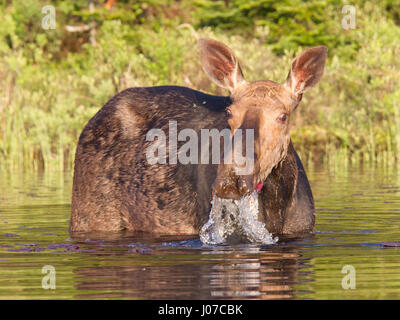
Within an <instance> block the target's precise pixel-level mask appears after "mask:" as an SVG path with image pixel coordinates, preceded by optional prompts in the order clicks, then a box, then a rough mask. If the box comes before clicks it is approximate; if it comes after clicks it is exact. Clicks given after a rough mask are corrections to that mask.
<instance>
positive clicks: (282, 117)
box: [276, 113, 287, 123]
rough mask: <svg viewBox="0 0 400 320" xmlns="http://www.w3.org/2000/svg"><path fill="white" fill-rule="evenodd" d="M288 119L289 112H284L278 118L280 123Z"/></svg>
mask: <svg viewBox="0 0 400 320" xmlns="http://www.w3.org/2000/svg"><path fill="white" fill-rule="evenodd" d="M286 119H287V114H286V113H282V114H281V115H280V116H279V117H278V118H276V120H277V121H278V122H280V123H285V122H286Z"/></svg>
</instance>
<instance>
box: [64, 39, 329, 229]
mask: <svg viewBox="0 0 400 320" xmlns="http://www.w3.org/2000/svg"><path fill="white" fill-rule="evenodd" d="M198 47H199V51H200V60H201V64H202V68H203V70H204V72H205V73H206V74H207V75H208V77H209V78H210V79H211V80H212V81H213V82H214V83H215V84H216V85H218V86H220V87H222V88H224V89H228V90H229V92H230V95H229V96H214V95H209V94H206V93H203V92H200V91H196V90H193V89H190V88H187V87H180V86H158V87H141V88H129V89H126V90H124V91H122V92H120V93H118V94H117V95H115V96H114V97H113V98H111V99H110V100H109V101H108V102H107V103H106V104H105V105H104V106H103V107H102V108H101V109H100V110H99V111H98V112H97V114H96V115H95V116H94V117H93V118H92V119H91V120H90V121H89V122H88V123H87V125H86V126H85V128H84V129H83V131H82V133H81V135H80V138H79V142H78V146H77V150H76V158H75V169H74V180H73V193H72V212H71V220H70V231H71V232H92V231H103V232H104V231H122V230H130V231H133V232H144V233H151V234H162V235H178V234H179V235H198V234H199V231H200V229H201V228H202V226H203V225H204V224H205V223H206V222H207V220H208V218H209V214H210V210H211V208H212V203H211V199H212V197H213V196H215V197H218V198H220V199H232V201H234V200H240V199H241V198H243V197H245V196H246V195H249V194H251V193H254V192H256V201H258V208H259V212H258V219H259V221H260V222H262V223H263V224H264V226H265V228H266V229H267V230H268V231H269V232H270V233H271V234H273V235H283V236H285V235H288V236H291V235H305V234H310V233H312V232H313V229H314V224H315V209H314V201H313V196H312V192H311V188H310V184H309V182H308V179H307V176H306V173H305V170H304V168H303V165H302V163H301V160H300V158H299V156H298V154H297V153H296V151H295V149H294V146H293V144H292V142H291V139H290V132H289V122H290V116H291V114H292V112H293V111H294V110H295V109H296V108H297V107H298V105H299V103H300V101H301V99H302V95H303V93H304V92H305V91H307V90H309V89H310V88H312V87H313V86H315V85H316V84H317V83H318V82H319V81H320V79H321V77H322V75H323V71H324V67H325V61H326V57H327V48H326V47H325V46H317V47H312V48H309V49H306V50H304V51H303V52H301V53H300V54H299V55H297V56H296V57H295V59H294V60H293V61H292V64H291V66H290V70H289V73H288V77H287V79H286V80H285V81H284V82H283V83H277V82H274V81H270V80H261V81H254V82H248V81H246V80H245V78H244V76H243V72H242V69H241V67H240V64H239V61H238V59H237V58H236V56H235V55H234V53H233V52H232V50H231V49H230V48H229V47H227V46H226V45H225V44H223V43H221V42H219V41H216V40H213V39H207V38H201V39H199V40H198ZM194 106H196V107H194ZM171 120H173V121H176V123H177V127H178V130H179V129H182V128H191V129H193V130H194V131H195V132H197V133H198V134H199V135H200V131H201V130H202V129H209V130H211V129H218V130H223V129H229V130H230V132H231V133H232V135H231V136H232V137H233V135H234V133H235V132H236V131H237V130H238V129H242V130H245V129H252V130H253V132H254V153H253V154H252V155H251V156H252V157H253V159H254V166H253V169H252V171H251V172H249V173H247V174H243V175H240V174H237V170H236V169H237V166H238V164H237V163H236V162H235V160H233V161H232V162H230V163H228V162H226V161H224V157H225V154H224V153H222V156H221V161H220V163H217V164H215V163H208V164H202V163H200V164H192V163H189V164H182V163H179V162H176V163H171V161H169V162H168V163H167V164H160V163H149V161H148V159H147V157H146V150H147V149H148V148H149V147H151V145H152V144H154V143H155V142H154V141H148V139H146V134H147V133H148V132H149V130H151V129H153V128H158V129H161V130H164V132H166V134H167V135H168V125H169V122H170V121H171ZM243 141H244V140H243ZM243 143H245V142H243ZM221 214H222V213H221ZM224 214H225V213H224Z"/></svg>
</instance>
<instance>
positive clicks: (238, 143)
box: [146, 121, 254, 175]
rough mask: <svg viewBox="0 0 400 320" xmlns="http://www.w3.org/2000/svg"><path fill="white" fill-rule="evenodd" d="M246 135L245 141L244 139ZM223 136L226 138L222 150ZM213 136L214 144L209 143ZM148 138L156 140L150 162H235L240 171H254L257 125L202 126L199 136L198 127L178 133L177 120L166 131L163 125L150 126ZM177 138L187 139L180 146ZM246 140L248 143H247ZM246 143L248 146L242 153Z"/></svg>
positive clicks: (148, 155)
mask: <svg viewBox="0 0 400 320" xmlns="http://www.w3.org/2000/svg"><path fill="white" fill-rule="evenodd" d="M243 136H245V141H243V140H244V139H243ZM221 138H223V141H224V149H223V156H222V154H221ZM210 139H211V147H210ZM146 141H151V142H153V143H152V144H150V146H149V147H148V148H147V149H146V159H147V161H148V162H149V163H150V164H167V161H168V163H169V164H177V163H178V162H179V163H181V164H210V149H211V163H212V164H220V162H221V160H222V161H223V163H224V164H232V165H233V167H234V169H235V171H236V174H237V175H247V174H251V173H252V172H253V169H254V129H246V130H245V131H243V130H241V129H237V130H235V132H234V134H233V135H232V134H231V130H230V129H227V128H226V129H223V130H221V131H219V130H218V129H201V130H200V139H199V137H198V134H197V132H196V131H195V130H193V129H191V128H186V129H183V130H180V131H179V133H178V125H177V122H176V121H169V123H168V144H167V135H166V133H165V132H164V131H163V130H162V129H151V130H149V131H148V132H147V134H146ZM178 141H180V142H184V141H186V143H184V144H183V145H182V146H181V147H180V148H179V149H178ZM244 142H245V143H244ZM243 145H245V146H246V152H245V155H243V153H242V151H243Z"/></svg>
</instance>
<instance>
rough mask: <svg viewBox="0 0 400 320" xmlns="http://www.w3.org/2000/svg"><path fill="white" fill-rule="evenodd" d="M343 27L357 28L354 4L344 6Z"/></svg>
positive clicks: (347, 28)
mask: <svg viewBox="0 0 400 320" xmlns="http://www.w3.org/2000/svg"><path fill="white" fill-rule="evenodd" d="M342 14H343V15H344V16H343V18H342V28H343V29H344V30H349V29H355V28H356V7H355V6H352V5H345V6H343V8H342Z"/></svg>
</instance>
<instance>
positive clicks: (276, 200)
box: [259, 142, 298, 234]
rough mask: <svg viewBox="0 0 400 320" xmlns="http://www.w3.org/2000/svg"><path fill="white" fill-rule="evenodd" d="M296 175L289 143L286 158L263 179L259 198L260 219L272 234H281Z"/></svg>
mask: <svg viewBox="0 0 400 320" xmlns="http://www.w3.org/2000/svg"><path fill="white" fill-rule="evenodd" d="M297 174H298V170H297V164H296V158H295V153H294V148H293V145H292V142H290V143H289V146H288V152H287V155H286V157H284V158H283V160H282V161H281V162H280V163H279V164H278V165H277V166H276V167H275V168H274V169H273V170H272V171H271V173H270V174H269V175H268V177H267V178H266V179H265V181H264V185H263V188H262V190H261V193H260V196H259V207H260V213H261V214H262V216H260V219H261V221H262V222H264V223H265V226H266V228H267V230H268V231H269V232H271V233H272V234H279V233H281V232H282V228H283V224H284V221H285V213H286V211H287V209H288V208H289V207H290V206H291V205H292V203H293V200H294V194H295V191H296V185H297Z"/></svg>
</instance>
